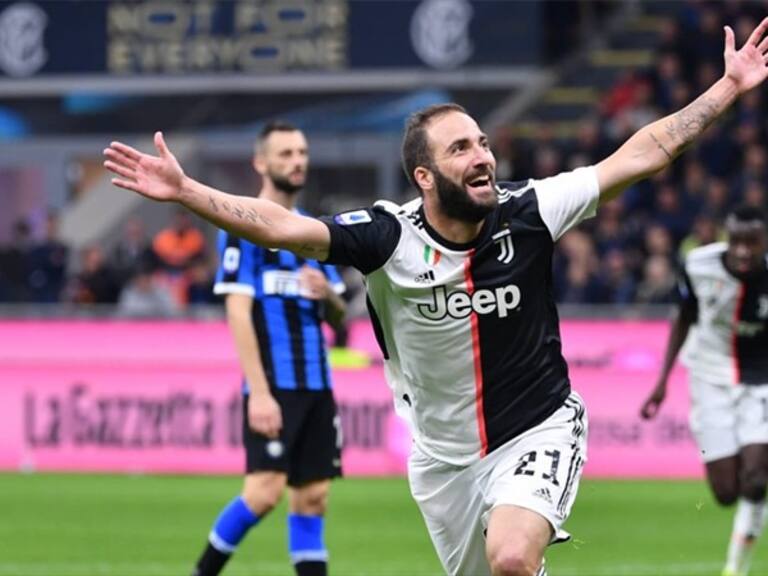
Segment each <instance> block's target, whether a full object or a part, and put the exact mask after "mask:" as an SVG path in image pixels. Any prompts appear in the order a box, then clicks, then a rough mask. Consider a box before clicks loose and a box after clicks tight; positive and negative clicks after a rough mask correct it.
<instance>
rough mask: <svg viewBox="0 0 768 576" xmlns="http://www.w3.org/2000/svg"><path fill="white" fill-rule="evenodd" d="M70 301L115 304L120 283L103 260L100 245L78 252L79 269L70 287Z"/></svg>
mask: <svg viewBox="0 0 768 576" xmlns="http://www.w3.org/2000/svg"><path fill="white" fill-rule="evenodd" d="M70 291H71V296H70V299H71V300H72V302H75V303H77V304H115V303H116V302H117V298H118V295H119V293H120V285H119V282H118V278H117V276H116V275H115V273H114V272H113V271H112V269H110V268H109V267H108V266H107V264H106V263H105V260H104V252H103V251H102V249H101V247H99V246H96V245H92V246H88V247H87V248H84V249H83V250H82V251H81V253H80V271H79V273H78V274H77V276H75V278H74V280H73V283H72V286H71V288H70Z"/></svg>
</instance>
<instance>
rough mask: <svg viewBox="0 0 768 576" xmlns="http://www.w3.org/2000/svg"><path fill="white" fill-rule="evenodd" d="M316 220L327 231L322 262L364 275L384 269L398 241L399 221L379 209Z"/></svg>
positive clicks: (345, 213)
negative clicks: (327, 244) (326, 248)
mask: <svg viewBox="0 0 768 576" xmlns="http://www.w3.org/2000/svg"><path fill="white" fill-rule="evenodd" d="M320 220H322V221H323V222H324V223H325V225H326V226H328V229H329V230H330V232H331V246H330V249H329V252H328V258H327V259H326V260H325V262H326V263H328V264H342V265H346V266H353V267H354V268H357V269H358V270H359V271H360V272H362V273H363V274H365V275H368V274H370V273H371V272H374V271H375V270H378V269H379V268H381V267H382V266H384V264H386V262H387V260H389V258H390V256H392V253H393V252H394V251H395V248H397V243H398V242H399V241H400V233H401V227H400V222H399V221H398V220H397V218H396V217H395V216H394V215H392V214H391V213H389V212H388V211H387V210H386V209H384V208H382V207H379V206H374V207H373V208H368V209H364V210H352V211H350V212H342V213H341V214H336V215H335V216H331V217H327V216H326V217H323V218H321V219H320Z"/></svg>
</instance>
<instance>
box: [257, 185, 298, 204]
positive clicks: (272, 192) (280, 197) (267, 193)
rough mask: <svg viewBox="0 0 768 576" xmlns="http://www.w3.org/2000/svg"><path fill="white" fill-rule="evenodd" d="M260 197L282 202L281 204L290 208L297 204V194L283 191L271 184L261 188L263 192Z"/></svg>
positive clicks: (277, 202)
mask: <svg viewBox="0 0 768 576" xmlns="http://www.w3.org/2000/svg"><path fill="white" fill-rule="evenodd" d="M259 198H263V199H264V200H269V201H271V202H274V203H275V204H280V206H282V207H283V208H286V209H288V210H293V208H294V206H296V194H289V193H288V192H283V191H282V190H278V189H277V188H275V187H274V186H270V185H265V186H264V187H263V188H262V189H261V192H259Z"/></svg>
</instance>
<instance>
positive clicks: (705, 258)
mask: <svg viewBox="0 0 768 576" xmlns="http://www.w3.org/2000/svg"><path fill="white" fill-rule="evenodd" d="M726 231H727V233H728V242H727V243H726V242H718V243H715V244H710V245H708V246H703V247H701V248H696V249H694V250H692V251H691V252H690V254H689V255H688V257H687V258H686V261H685V269H684V273H683V281H682V282H681V296H682V298H681V303H680V309H679V312H678V314H677V317H676V319H675V321H674V322H673V324H672V332H671V334H670V338H669V342H668V344H667V351H666V354H665V357H664V365H663V367H662V372H661V376H660V377H659V380H658V383H657V384H656V387H655V388H654V390H653V391H652V393H651V395H650V396H649V398H648V399H647V400H646V401H645V403H644V404H643V407H642V409H641V415H642V416H643V417H644V418H653V417H654V416H656V414H657V413H658V411H659V408H660V407H661V405H662V403H663V402H664V397H665V396H666V391H667V381H668V379H669V374H670V372H671V370H672V367H673V365H674V363H675V359H676V358H677V355H678V353H679V352H680V350H681V348H682V347H683V344H684V343H685V346H686V348H685V351H684V361H685V364H686V365H687V367H688V374H689V379H690V395H691V430H692V431H693V434H694V436H695V437H696V442H697V443H698V446H699V450H700V451H701V457H702V459H703V460H704V463H705V467H706V471H707V480H708V481H709V485H710V487H711V488H712V492H713V493H714V495H715V498H716V499H717V501H718V502H719V503H720V504H722V505H724V506H730V505H731V504H734V503H735V502H738V504H737V507H736V515H735V518H734V523H733V531H732V533H731V540H730V544H729V546H728V553H727V557H726V564H725V568H724V570H723V575H724V576H746V574H747V573H748V572H749V565H750V562H751V558H752V551H753V548H754V544H755V541H756V540H757V538H759V536H760V534H761V533H762V532H763V527H764V524H765V513H766V508H765V493H766V485H768V266H767V261H766V252H767V251H768V233H767V232H766V225H765V215H764V214H763V213H762V212H761V211H760V210H758V209H756V208H753V207H749V206H742V207H739V208H736V209H735V210H734V211H733V212H731V213H730V214H729V216H728V217H727V219H726ZM691 328H694V330H693V331H692V332H691Z"/></svg>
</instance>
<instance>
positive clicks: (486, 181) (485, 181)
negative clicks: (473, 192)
mask: <svg viewBox="0 0 768 576" xmlns="http://www.w3.org/2000/svg"><path fill="white" fill-rule="evenodd" d="M492 185H493V182H492V181H491V177H490V176H480V177H479V178H475V179H474V180H470V181H469V182H467V186H469V187H470V188H486V187H491V186H492Z"/></svg>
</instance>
